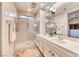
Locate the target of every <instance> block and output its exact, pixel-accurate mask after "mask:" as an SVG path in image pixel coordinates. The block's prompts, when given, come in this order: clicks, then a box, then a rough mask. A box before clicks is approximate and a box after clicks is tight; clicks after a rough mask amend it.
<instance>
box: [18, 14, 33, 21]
mask: <svg viewBox="0 0 79 59" xmlns="http://www.w3.org/2000/svg"><path fill="white" fill-rule="evenodd" d="M19 18H21V19H27V20H31V19H33V17H32V16H23V15H21V16H19Z"/></svg>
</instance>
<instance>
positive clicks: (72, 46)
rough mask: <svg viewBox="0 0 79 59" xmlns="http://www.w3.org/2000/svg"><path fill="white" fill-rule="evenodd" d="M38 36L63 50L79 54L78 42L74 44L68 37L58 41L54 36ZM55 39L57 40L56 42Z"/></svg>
mask: <svg viewBox="0 0 79 59" xmlns="http://www.w3.org/2000/svg"><path fill="white" fill-rule="evenodd" d="M38 36H40V37H43V38H45V39H46V40H48V41H50V42H52V43H54V44H57V45H59V46H61V47H63V48H66V49H68V50H70V51H72V52H74V53H76V54H79V42H76V41H74V40H70V39H71V38H70V39H69V38H68V37H67V38H68V39H67V38H66V37H65V38H64V37H63V36H62V37H63V40H58V38H57V37H58V36H56V35H55V37H50V36H47V35H44V34H38ZM56 39H57V40H56Z"/></svg>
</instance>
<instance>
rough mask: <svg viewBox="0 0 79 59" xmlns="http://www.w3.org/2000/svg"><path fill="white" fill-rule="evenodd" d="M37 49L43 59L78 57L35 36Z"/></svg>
mask: <svg viewBox="0 0 79 59" xmlns="http://www.w3.org/2000/svg"><path fill="white" fill-rule="evenodd" d="M36 45H37V47H38V48H39V49H40V51H41V52H42V54H43V55H44V56H45V57H78V56H79V55H78V54H76V53H74V52H72V51H70V50H68V49H66V48H64V47H62V46H60V45H57V44H55V43H53V42H51V41H50V40H47V39H46V38H44V37H41V36H37V42H36Z"/></svg>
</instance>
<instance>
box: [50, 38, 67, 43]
mask: <svg viewBox="0 0 79 59" xmlns="http://www.w3.org/2000/svg"><path fill="white" fill-rule="evenodd" d="M50 39H51V40H55V41H56V42H58V43H61V44H65V43H66V41H65V39H63V38H61V37H52V38H50Z"/></svg>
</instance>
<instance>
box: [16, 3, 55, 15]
mask: <svg viewBox="0 0 79 59" xmlns="http://www.w3.org/2000/svg"><path fill="white" fill-rule="evenodd" d="M15 4H16V8H17V10H18V12H24V13H26V14H27V15H35V14H37V12H38V11H39V8H40V7H42V9H45V10H48V9H47V7H48V6H49V7H52V5H53V4H55V2H16V3H15ZM40 4H43V6H40ZM28 9H31V11H28Z"/></svg>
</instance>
